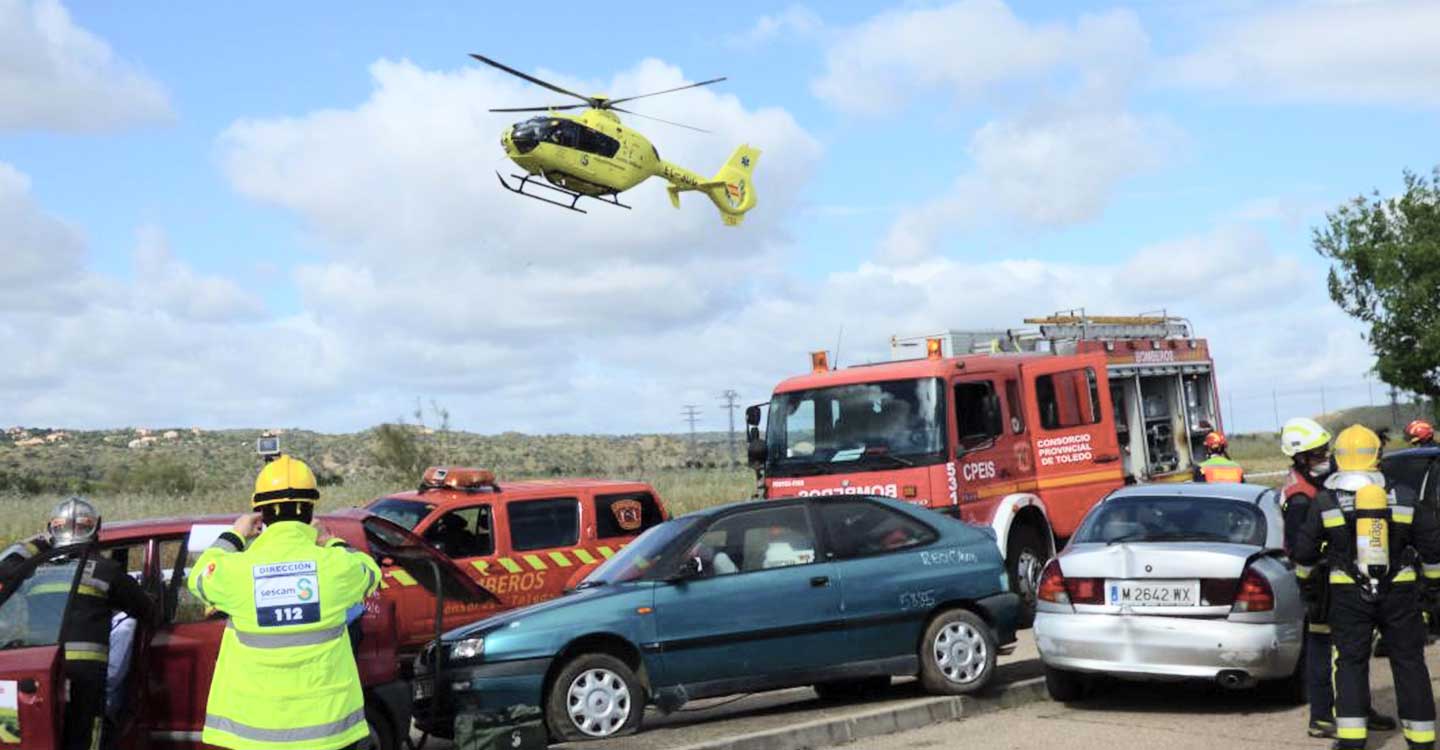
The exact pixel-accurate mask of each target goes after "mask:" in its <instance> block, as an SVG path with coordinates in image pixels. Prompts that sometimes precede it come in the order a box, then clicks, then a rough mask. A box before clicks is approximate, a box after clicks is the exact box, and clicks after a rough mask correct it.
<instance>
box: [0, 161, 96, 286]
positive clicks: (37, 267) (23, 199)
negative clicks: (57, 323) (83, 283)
mask: <svg viewBox="0 0 1440 750" xmlns="http://www.w3.org/2000/svg"><path fill="white" fill-rule="evenodd" d="M0 256H3V257H4V259H5V260H4V262H3V263H0V292H3V294H0V310H21V309H46V310H60V309H64V308H65V307H66V306H67V305H68V304H69V303H71V302H72V301H73V300H72V299H71V296H72V294H73V293H74V288H73V282H74V279H75V277H76V276H78V275H79V274H80V273H81V272H82V271H83V270H84V263H85V239H84V237H82V236H81V234H80V232H79V231H78V230H76V229H75V228H74V227H71V226H70V225H68V224H66V223H65V222H64V221H62V220H60V219H59V218H56V217H54V216H51V215H50V214H48V213H46V212H45V211H44V210H43V209H41V207H40V206H39V205H38V204H36V203H35V200H34V198H33V197H32V196H31V194H30V178H29V177H27V176H26V175H24V174H22V173H21V172H20V171H19V170H17V169H15V168H14V167H12V166H11V165H9V164H6V163H4V162H0Z"/></svg>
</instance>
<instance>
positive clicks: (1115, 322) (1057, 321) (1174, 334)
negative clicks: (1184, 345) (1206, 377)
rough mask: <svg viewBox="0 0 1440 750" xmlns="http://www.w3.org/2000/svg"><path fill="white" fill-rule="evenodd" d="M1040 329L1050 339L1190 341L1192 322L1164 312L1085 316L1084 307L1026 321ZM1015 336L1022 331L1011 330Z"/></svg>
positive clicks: (1042, 335)
mask: <svg viewBox="0 0 1440 750" xmlns="http://www.w3.org/2000/svg"><path fill="white" fill-rule="evenodd" d="M1025 324H1026V325H1034V326H1039V327H1040V337H1041V338H1045V339H1051V340H1093V339H1100V340H1118V341H1123V340H1129V339H1188V338H1191V333H1190V330H1191V329H1190V321H1188V320H1186V319H1185V318H1180V317H1176V316H1173V315H1170V314H1169V313H1167V312H1166V311H1165V310H1159V311H1157V312H1154V313H1141V314H1139V315H1129V316H1125V315H1086V314H1085V308H1083V307H1082V308H1079V309H1076V310H1062V311H1060V312H1057V313H1055V314H1054V315H1051V316H1049V317H1047V318H1026V319H1025ZM1010 333H1011V334H1012V336H1013V335H1015V334H1017V333H1020V334H1023V332H1021V331H1011V332H1010Z"/></svg>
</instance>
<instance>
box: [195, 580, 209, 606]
mask: <svg viewBox="0 0 1440 750" xmlns="http://www.w3.org/2000/svg"><path fill="white" fill-rule="evenodd" d="M195 593H197V594H199V595H200V601H203V602H205V603H206V604H209V603H210V600H209V599H208V598H207V597H206V596H205V574H204V573H201V574H200V575H198V576H195Z"/></svg>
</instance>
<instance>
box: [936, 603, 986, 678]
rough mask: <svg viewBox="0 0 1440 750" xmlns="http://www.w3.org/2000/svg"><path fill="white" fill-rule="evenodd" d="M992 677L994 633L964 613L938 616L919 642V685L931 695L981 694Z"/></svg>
mask: <svg viewBox="0 0 1440 750" xmlns="http://www.w3.org/2000/svg"><path fill="white" fill-rule="evenodd" d="M994 676H995V632H994V631H992V630H991V629H990V626H989V625H987V624H985V621H984V620H982V619H980V616H979V615H977V614H975V613H974V612H971V611H969V610H965V609H951V610H946V611H944V612H941V613H940V614H938V615H936V616H935V619H933V620H931V621H930V626H929V627H927V628H925V636H924V637H923V638H921V639H920V684H921V685H923V686H924V687H925V690H926V692H929V693H932V694H934V695H965V694H967V693H973V692H975V691H977V690H982V689H984V687H985V686H986V685H988V684H990V680H991V678H993V677H994Z"/></svg>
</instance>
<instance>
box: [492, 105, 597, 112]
mask: <svg viewBox="0 0 1440 750" xmlns="http://www.w3.org/2000/svg"><path fill="white" fill-rule="evenodd" d="M588 106H590V105H588V104H557V105H555V106H553V107H500V108H499V109H491V110H486V111H487V112H549V111H551V110H559V109H582V108H584V107H588Z"/></svg>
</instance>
